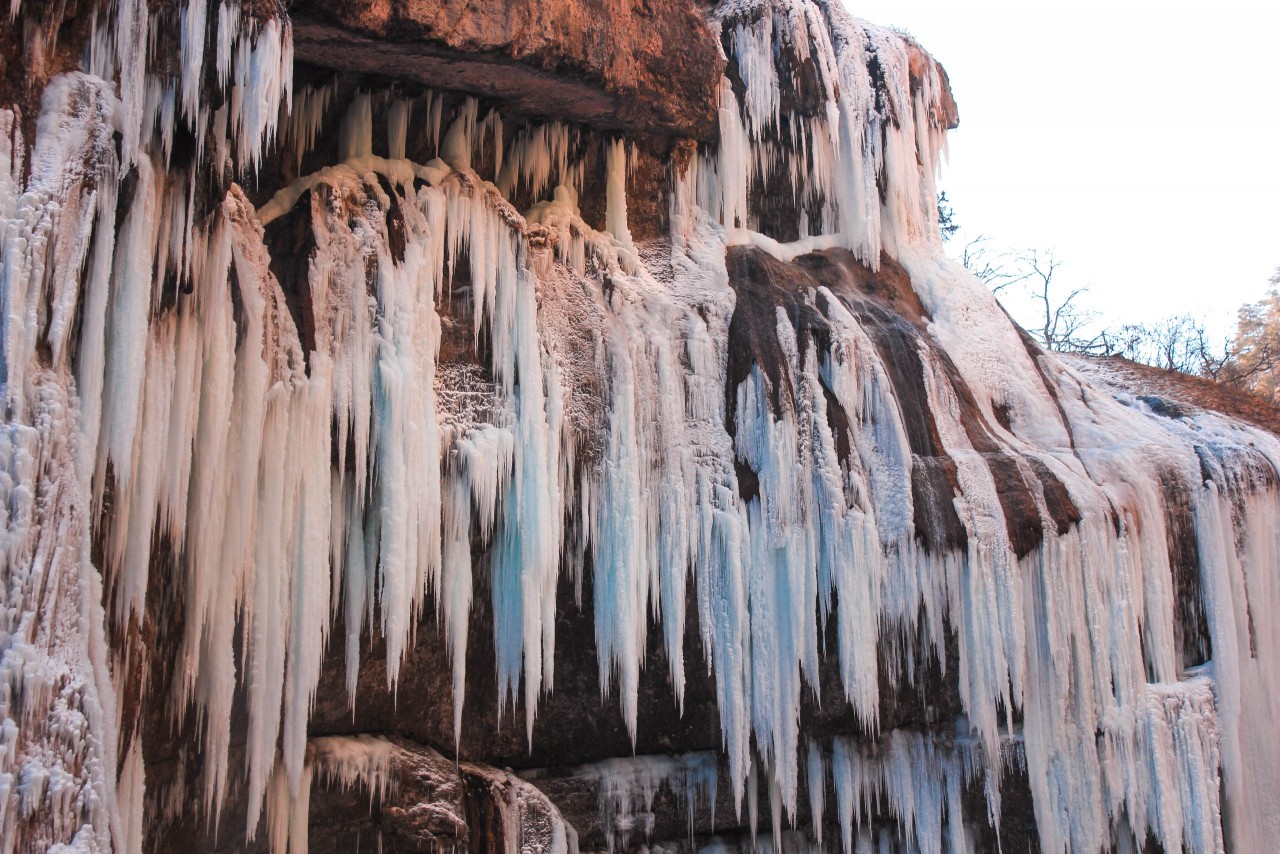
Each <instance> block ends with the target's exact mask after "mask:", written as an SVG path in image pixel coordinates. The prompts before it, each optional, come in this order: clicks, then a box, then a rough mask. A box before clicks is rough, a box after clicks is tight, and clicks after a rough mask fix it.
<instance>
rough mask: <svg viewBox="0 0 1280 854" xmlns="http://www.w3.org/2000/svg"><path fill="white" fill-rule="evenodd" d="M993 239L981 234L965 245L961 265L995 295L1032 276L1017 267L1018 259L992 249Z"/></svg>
mask: <svg viewBox="0 0 1280 854" xmlns="http://www.w3.org/2000/svg"><path fill="white" fill-rule="evenodd" d="M990 243H991V238H989V237H987V236H986V235H982V234H979V235H978V236H977V237H975V238H974V239H973V240H970V241H969V242H968V243H966V244H965V245H964V254H963V255H962V256H961V258H960V263H962V264H964V268H965V269H966V270H968V271H969V272H970V273H972V274H973V275H974V276H976V277H977V278H978V280H979V281H981V282H982V283H983V284H985V285H986V286H987V287H988V288H990V289H991V292H992V293H993V294H999V293H1000V292H1001V291H1003V290H1005V289H1006V288H1008V287H1010V286H1011V285H1016V284H1018V283H1019V282H1023V281H1026V279H1027V277H1028V276H1029V275H1030V274H1029V273H1028V272H1026V271H1025V270H1021V269H1019V268H1018V265H1017V258H1016V257H1015V256H1013V255H1011V254H1010V253H1008V252H997V251H995V250H994V249H992V248H991V245H990Z"/></svg>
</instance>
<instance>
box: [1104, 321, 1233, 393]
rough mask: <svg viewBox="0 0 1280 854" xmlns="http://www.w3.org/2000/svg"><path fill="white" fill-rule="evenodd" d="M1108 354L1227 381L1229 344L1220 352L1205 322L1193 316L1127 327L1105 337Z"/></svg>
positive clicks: (1109, 332)
mask: <svg viewBox="0 0 1280 854" xmlns="http://www.w3.org/2000/svg"><path fill="white" fill-rule="evenodd" d="M1105 335H1106V338H1107V342H1106V343H1107V347H1106V351H1107V352H1108V353H1111V354H1115V355H1120V356H1124V357H1125V358H1128V359H1132V360H1133V361H1135V362H1142V363H1143V364H1146V365H1154V366H1155V367H1158V368H1164V369H1166V370H1170V371H1180V372H1182V373H1184V374H1195V375H1197V376H1203V377H1208V378H1209V379H1218V380H1225V379H1227V373H1228V365H1229V363H1230V361H1231V353H1230V344H1229V342H1225V341H1224V342H1223V345H1222V348H1221V350H1219V349H1218V348H1216V347H1215V346H1214V345H1213V344H1212V343H1211V341H1210V335H1209V333H1208V331H1207V330H1206V329H1205V325H1204V321H1203V320H1202V319H1200V318H1197V317H1194V316H1193V315H1190V314H1180V315H1174V316H1172V317H1166V318H1164V319H1163V320H1158V321H1156V322H1154V323H1142V324H1127V325H1125V326H1122V327H1120V328H1119V330H1117V331H1115V332H1112V331H1110V330H1108V331H1107V332H1106V333H1105Z"/></svg>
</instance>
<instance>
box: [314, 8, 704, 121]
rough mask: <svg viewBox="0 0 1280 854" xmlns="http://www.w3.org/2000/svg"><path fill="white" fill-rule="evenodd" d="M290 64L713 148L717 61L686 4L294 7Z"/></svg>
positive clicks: (701, 24) (700, 23)
mask: <svg viewBox="0 0 1280 854" xmlns="http://www.w3.org/2000/svg"><path fill="white" fill-rule="evenodd" d="M290 13H291V15H292V18H293V23H294V40H295V41H294V43H295V50H296V52H297V53H296V55H297V57H298V59H300V60H302V61H304V62H308V63H312V64H316V65H322V66H326V67H329V68H336V69H339V70H343V71H353V72H360V73H366V74H381V75H386V76H390V77H398V78H401V79H407V80H412V81H416V82H419V83H423V84H429V85H432V86H436V87H440V88H445V89H453V90H457V91H463V92H468V93H471V94H475V95H481V96H485V97H490V98H494V99H496V100H499V101H501V102H503V104H504V106H505V107H506V108H507V110H508V111H509V112H514V113H521V114H524V115H530V116H543V117H551V118H559V119H564V120H567V121H578V122H583V123H585V124H589V125H592V126H594V127H598V128H602V129H608V130H615V129H616V130H623V129H636V130H642V131H644V132H645V133H658V134H662V133H665V134H673V135H679V136H687V137H694V138H696V139H699V140H704V141H710V140H712V139H713V138H714V136H715V128H716V121H715V117H716V91H717V90H716V83H717V81H718V80H719V78H720V73H721V69H722V67H723V62H724V61H723V59H722V58H721V57H720V55H719V53H718V51H717V49H716V43H715V40H714V38H713V37H712V35H711V32H710V30H709V29H708V27H707V24H706V22H705V21H704V20H703V18H702V16H701V15H700V14H699V13H698V12H697V10H696V9H695V8H694V6H693V4H692V3H689V2H687V0H622V2H608V0H561V2H554V3H546V2H538V0H512V2H503V3H483V4H476V3H471V2H466V0H444V2H435V0H356V2H351V3H328V2H321V0H302V2H299V3H297V4H296V5H295V6H294V7H293V8H292V9H291V10H290Z"/></svg>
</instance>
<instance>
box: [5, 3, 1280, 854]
mask: <svg viewBox="0 0 1280 854" xmlns="http://www.w3.org/2000/svg"><path fill="white" fill-rule="evenodd" d="M0 45H3V47H4V54H5V55H4V57H3V63H4V64H3V67H2V68H0V72H2V73H0V80H2V81H3V86H2V88H0V96H3V97H2V98H0V224H2V225H3V229H4V243H3V250H2V251H3V265H2V266H0V285H2V286H3V289H2V294H3V308H4V312H3V324H4V325H3V330H4V333H3V361H2V363H0V376H2V378H3V386H2V394H0V396H2V397H3V399H4V403H5V409H4V424H3V429H2V430H0V497H2V498H3V501H2V502H0V506H2V507H3V512H4V514H5V527H4V540H3V548H2V549H0V581H2V582H3V585H2V587H0V590H2V591H3V592H2V593H0V595H2V596H3V601H4V606H5V607H4V608H3V610H2V611H0V641H2V642H3V649H4V654H3V657H0V720H3V726H2V727H0V733H2V739H0V839H2V840H3V845H2V846H0V848H2V849H3V850H5V851H27V850H46V849H48V850H85V851H90V850H95V851H96V850H103V851H107V850H111V851H123V852H142V851H148V852H150V851H156V852H160V851H173V850H179V849H186V850H191V851H222V850H253V851H268V850H270V851H273V852H277V854H301V852H304V851H308V850H311V851H317V852H320V851H351V850H359V849H361V848H372V847H374V846H377V847H378V850H392V851H439V850H468V851H477V852H479V851H511V852H515V851H521V852H524V851H531V852H570V851H598V850H599V851H603V850H611V851H623V850H641V849H643V848H645V847H646V846H647V847H648V849H649V850H666V851H684V850H690V851H691V850H720V851H735V850H743V851H746V850H754V849H756V848H757V847H758V848H761V849H769V850H775V851H779V850H781V851H792V850H794V851H806V850H832V851H844V852H846V853H847V852H853V851H857V852H864V851H865V852H869V851H873V850H879V851H897V850H901V851H922V852H943V851H946V852H976V851H993V850H1019V851H1021V850H1023V849H1031V850H1045V851H1073V852H1075V851H1079V852H1101V851H1112V850H1117V851H1119V850H1127V851H1132V850H1145V851H1151V850H1166V851H1174V850H1179V849H1185V850H1189V851H1197V852H1199V851H1220V850H1233V851H1241V852H1246V851H1257V850H1264V848H1265V847H1266V845H1267V844H1268V841H1269V840H1270V839H1273V838H1275V837H1276V835H1277V834H1280V826H1278V822H1280V818H1277V817H1278V816H1280V809H1277V807H1280V803H1277V795H1276V793H1277V792H1280V779H1277V777H1278V776H1280V745H1278V744H1277V742H1276V740H1275V739H1274V737H1273V722H1274V721H1275V720H1276V719H1277V713H1278V712H1280V709H1278V708H1277V702H1280V701H1277V700H1276V699H1275V698H1276V697H1280V622H1278V620H1280V576H1278V574H1277V573H1278V570H1280V441H1278V440H1277V438H1276V437H1275V435H1273V432H1271V430H1269V429H1268V428H1274V423H1268V421H1267V418H1268V414H1267V413H1265V412H1262V410H1259V409H1256V408H1252V407H1249V406H1245V405H1239V406H1237V403H1236V402H1233V401H1226V399H1225V398H1217V397H1215V396H1214V395H1213V393H1212V390H1207V389H1205V388H1201V387H1198V386H1195V387H1193V386H1190V385H1182V386H1179V385H1177V384H1169V383H1165V384H1163V385H1162V384H1159V383H1155V382H1154V381H1151V382H1147V381H1145V380H1143V379H1142V377H1143V375H1142V374H1141V373H1140V372H1139V373H1138V374H1136V375H1135V374H1132V373H1130V372H1128V370H1127V369H1125V370H1121V369H1119V368H1117V367H1115V366H1112V367H1110V368H1107V367H1106V366H1098V365H1096V364H1089V363H1080V362H1073V361H1067V360H1064V359H1061V358H1059V357H1057V356H1055V355H1053V354H1049V353H1045V352H1043V351H1041V350H1040V349H1039V348H1038V347H1037V346H1036V345H1035V343H1034V342H1033V341H1032V340H1031V339H1030V338H1029V337H1028V336H1026V334H1025V333H1023V332H1022V331H1021V330H1019V329H1017V328H1016V327H1015V326H1013V325H1012V324H1011V323H1010V321H1009V320H1008V318H1007V317H1006V315H1005V314H1004V313H1003V312H1002V311H1001V310H1000V308H999V306H998V305H997V304H996V303H995V301H994V299H993V298H992V297H991V296H990V294H989V293H987V292H986V290H985V289H984V288H983V287H982V285H981V284H980V283H978V282H976V281H975V280H973V279H972V278H971V277H970V276H968V274H966V273H965V271H964V270H963V269H960V268H959V267H957V265H955V264H954V263H952V262H950V261H948V260H947V259H946V258H945V256H944V254H943V252H942V248H941V242H940V238H939V236H938V232H937V222H936V205H935V196H936V194H935V187H934V176H935V171H936V166H937V163H938V160H939V157H940V156H941V153H942V151H943V148H944V146H945V136H946V132H947V130H948V129H949V128H952V127H954V126H955V125H956V123H957V121H958V112H957V108H956V104H955V100H954V98H953V97H952V93H951V89H950V84H949V81H948V79H947V76H946V73H945V72H944V71H943V69H942V67H941V66H940V65H939V64H938V63H936V62H935V61H934V60H933V59H932V58H931V57H930V56H929V55H928V54H927V53H926V52H925V51H924V50H923V49H922V48H921V47H920V46H919V45H917V44H916V43H915V42H914V41H913V40H912V39H911V38H909V37H908V36H906V35H903V34H901V33H897V32H892V31H888V30H885V29H882V28H879V27H876V26H874V25H872V24H869V23H866V22H863V21H860V20H857V19H855V18H852V17H850V16H849V15H848V13H847V12H846V11H845V10H844V8H843V7H841V6H840V5H838V4H834V3H830V2H825V0H722V2H720V3H719V4H718V5H714V6H699V5H695V4H692V3H690V2H688V0H636V2H634V3H633V2H627V1H626V0H557V2H554V3H531V2H524V0H512V2H506V3H488V4H475V3H459V2H431V1H429V0H360V2H353V3H346V4H332V3H324V2H319V0H315V2H311V0H298V2H295V3H292V4H290V5H288V6H287V8H286V6H285V5H282V4H279V3H277V2H274V0H253V2H249V0H239V2H237V0H172V2H157V0H152V2H147V0H79V2H71V0H67V2H56V3H43V4H42V3H37V2H34V0H15V2H14V3H13V4H12V12H11V14H10V18H9V22H8V23H7V24H5V25H3V32H2V34H0ZM1219 400H1223V401H1226V402H1225V403H1219V402H1218V401H1219ZM1206 404H1208V405H1209V408H1205V405H1206ZM1213 406H1222V407H1224V408H1227V409H1230V411H1231V414H1223V413H1220V412H1215V411H1213V408H1212V407H1213ZM1233 416H1234V417H1233Z"/></svg>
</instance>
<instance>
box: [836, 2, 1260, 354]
mask: <svg viewBox="0 0 1280 854" xmlns="http://www.w3.org/2000/svg"><path fill="white" fill-rule="evenodd" d="M844 2H845V5H846V6H847V7H848V8H849V9H850V11H852V12H853V14H854V15H856V16H858V17H861V18H865V19H867V20H869V21H872V22H875V23H878V24H888V25H892V26H896V27H900V28H902V29H905V30H907V31H908V32H910V33H911V34H912V35H914V36H915V37H916V38H917V39H918V40H919V41H920V43H921V44H922V45H923V46H924V47H925V48H926V49H927V50H929V52H930V53H932V54H933V55H934V56H935V57H936V58H937V59H938V60H939V61H941V62H942V64H943V65H944V66H945V67H946V69H947V72H948V74H949V75H950V77H951V83H952V88H953V89H954V91H955V95H956V100H957V102H958V103H959V106H960V127H959V128H958V129H957V130H955V131H952V133H951V137H950V163H949V164H948V165H947V166H945V167H944V170H943V174H942V182H941V188H942V189H944V190H946V191H947V195H948V197H949V198H950V199H951V200H952V202H953V203H954V208H955V213H956V220H957V221H958V222H959V223H960V224H961V225H962V226H964V227H965V229H966V230H967V231H968V232H970V233H978V232H981V233H983V234H986V235H988V236H990V237H991V238H993V239H994V240H996V241H999V242H1000V243H1001V244H1002V245H1004V246H1009V247H1041V248H1052V249H1054V250H1056V255H1057V257H1058V259H1059V260H1060V261H1062V262H1064V266H1063V268H1062V270H1061V276H1062V277H1063V282H1064V285H1071V286H1078V285H1084V284H1088V285H1090V286H1091V292H1090V294H1089V300H1090V305H1091V306H1092V307H1093V308H1095V309H1097V310H1100V311H1103V312H1104V313H1105V315H1106V319H1107V321H1108V322H1109V323H1120V322H1128V321H1131V320H1153V319H1156V318H1158V317H1162V316H1166V315H1170V314H1175V313H1182V312H1187V311H1190V312H1193V313H1196V314H1198V315H1201V316H1205V317H1208V318H1209V319H1210V320H1211V322H1212V324H1213V325H1214V326H1215V327H1219V328H1221V329H1223V330H1224V331H1225V330H1226V329H1227V327H1228V326H1229V325H1231V323H1232V321H1233V319H1234V316H1235V310H1236V308H1237V307H1238V306H1239V305H1240V304H1242V303H1244V302H1249V301H1253V300H1256V299H1258V298H1260V297H1261V296H1262V294H1263V292H1264V291H1265V289H1266V281H1267V277H1268V276H1269V275H1270V274H1271V272H1272V271H1273V270H1275V269H1276V267H1278V266H1280V2H1277V0H1219V2H1215V3H1194V4H1192V3H1186V2H1178V0H1168V1H1167V2H1135V0H1110V2H1102V0H1071V2H1034V0H1025V1H1024V2H1021V3H972V2H969V3H966V2H962V0H950V2H937V1H936V0H844ZM963 238H964V234H961V235H960V236H959V239H960V240H961V241H962V240H963ZM953 242H955V241H954V240H953Z"/></svg>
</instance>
